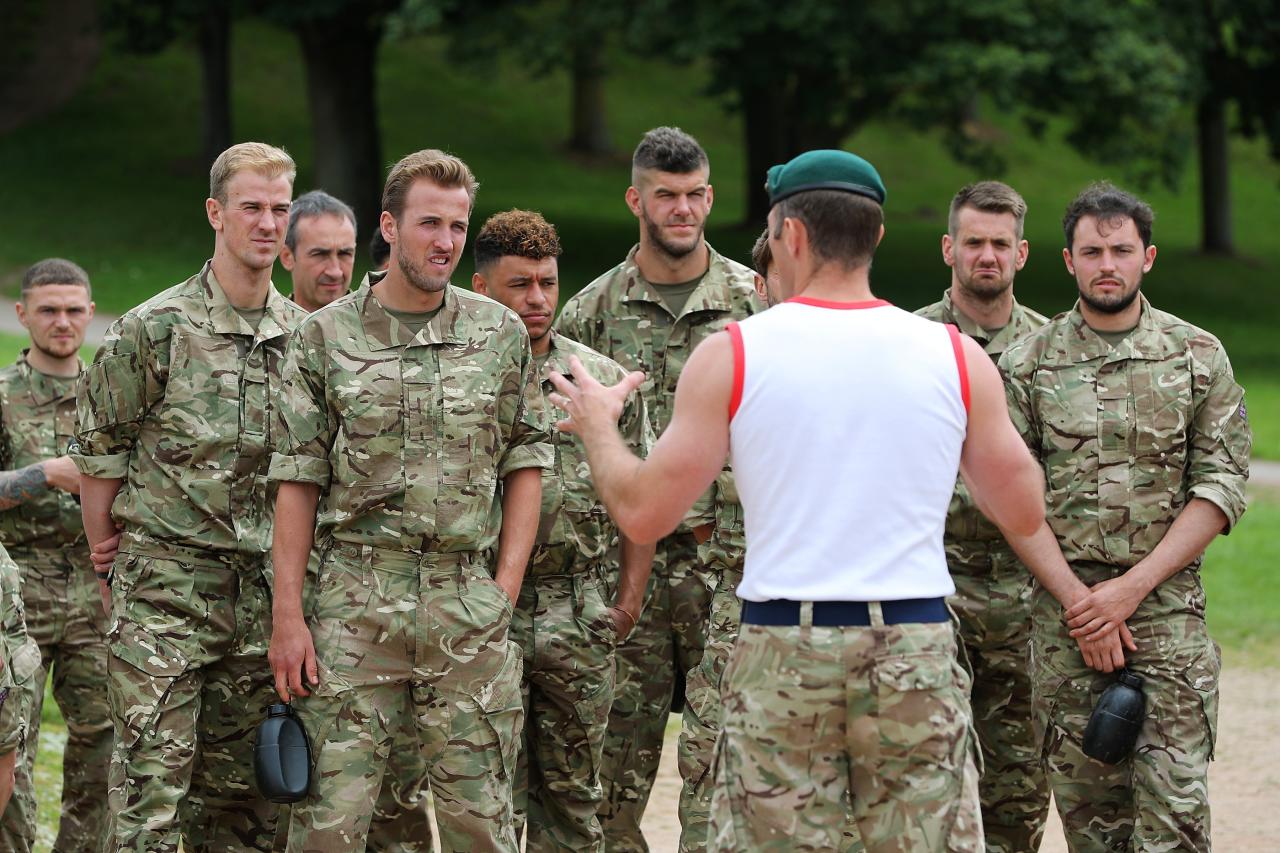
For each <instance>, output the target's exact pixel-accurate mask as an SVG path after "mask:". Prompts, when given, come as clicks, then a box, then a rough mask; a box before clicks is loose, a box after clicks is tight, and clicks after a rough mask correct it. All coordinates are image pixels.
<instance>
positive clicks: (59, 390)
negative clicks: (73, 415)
mask: <svg viewBox="0 0 1280 853" xmlns="http://www.w3.org/2000/svg"><path fill="white" fill-rule="evenodd" d="M30 351H31V350H30V349H24V350H23V351H22V354H21V355H19V356H18V373H19V375H21V376H22V382H23V384H24V385H26V387H27V389H28V391H29V392H30V394H31V402H32V404H34V405H36V406H43V405H45V404H46V403H52V402H53V401H54V400H61V399H64V398H70V399H73V400H74V399H75V396H76V377H78V376H79V375H80V374H81V373H84V361H83V360H82V359H80V358H76V375H75V376H50V375H49V374H47V373H41V372H40V371H38V370H36V369H35V368H34V367H32V366H31V363H30V362H28V361H27V353H29V352H30Z"/></svg>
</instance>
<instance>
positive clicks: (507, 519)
mask: <svg viewBox="0 0 1280 853" xmlns="http://www.w3.org/2000/svg"><path fill="white" fill-rule="evenodd" d="M541 507H542V471H541V469H539V468H517V469H516V470H514V471H512V472H511V473H510V474H508V475H507V476H506V477H504V478H503V480H502V529H501V530H500V531H499V532H498V559H497V567H496V568H495V569H494V573H493V579H494V580H495V581H497V582H498V586H500V587H502V590H503V592H505V593H506V594H507V595H508V596H509V597H510V598H511V603H512V604H515V602H516V599H517V598H519V596H520V584H522V583H523V582H524V573H525V570H526V569H527V568H529V555H530V554H532V553H533V543H534V541H535V540H536V539H537V538H538V513H539V511H540V509H541Z"/></svg>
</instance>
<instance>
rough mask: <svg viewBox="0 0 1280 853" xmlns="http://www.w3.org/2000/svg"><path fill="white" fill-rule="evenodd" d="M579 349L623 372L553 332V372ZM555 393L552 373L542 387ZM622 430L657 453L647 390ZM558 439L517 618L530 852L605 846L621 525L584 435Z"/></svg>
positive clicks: (518, 791)
mask: <svg viewBox="0 0 1280 853" xmlns="http://www.w3.org/2000/svg"><path fill="white" fill-rule="evenodd" d="M571 356H577V357H578V358H579V360H581V362H582V364H583V366H584V367H585V368H586V369H587V371H588V372H590V373H591V375H592V376H593V377H595V378H596V379H597V380H598V381H600V382H603V383H604V384H606V385H612V384H615V383H617V382H620V381H621V380H622V379H623V377H624V376H626V371H624V370H623V369H622V368H621V367H620V366H619V365H618V364H617V363H616V362H613V361H611V360H609V359H607V358H605V357H604V356H602V355H600V354H599V353H597V352H595V351H593V350H591V349H588V348H587V347H585V346H582V345H581V344H579V343H577V342H576V341H572V340H570V339H568V338H566V337H564V336H563V335H560V334H557V333H555V332H553V333H552V337H551V349H550V352H549V353H548V356H547V361H546V368H547V369H549V370H555V371H557V372H559V373H562V374H564V375H566V376H568V375H571V371H570V369H569V358H570V357H571ZM553 390H554V389H553V387H552V385H551V382H550V381H549V380H546V379H544V380H543V382H542V393H543V394H544V395H546V394H549V393H551V392H552V391H553ZM619 429H620V430H621V432H622V435H623V437H624V438H625V439H626V440H627V443H628V445H629V446H630V447H631V449H632V450H633V451H635V452H636V453H637V454H638V455H640V456H647V455H648V452H649V447H650V446H651V445H652V443H653V437H652V431H651V430H650V428H649V423H648V420H647V417H646V414H645V406H644V400H643V398H642V397H641V396H640V395H639V394H633V395H632V396H631V397H630V398H629V399H628V400H627V403H626V405H625V407H624V408H623V411H622V416H621V418H620V419H619ZM552 446H553V449H554V452H555V465H554V467H553V468H551V469H548V470H544V471H543V472H542V511H541V514H540V519H539V525H538V537H537V540H536V544H535V545H534V550H533V554H532V557H531V559H530V563H529V570H528V572H527V574H526V575H525V579H524V585H523V587H522V588H521V590H520V597H519V600H518V601H517V602H516V611H515V617H514V619H513V620H512V623H511V636H512V638H513V639H514V640H515V642H516V643H517V644H518V645H519V646H520V648H521V649H522V650H523V652H524V680H523V686H522V695H523V700H524V712H525V727H524V738H523V742H522V746H521V750H520V763H519V766H518V769H517V773H516V786H515V808H516V831H517V834H519V833H520V831H521V829H522V828H524V827H525V826H526V814H527V827H528V831H527V839H526V845H525V849H526V850H530V851H534V850H576V851H580V853H587V851H602V850H604V832H603V830H602V829H601V827H600V820H599V818H598V817H597V816H596V812H597V811H598V810H599V808H600V805H601V803H602V799H603V794H602V789H601V786H600V765H601V751H602V749H603V747H604V735H605V729H606V727H607V724H608V721H609V708H610V706H612V704H613V686H614V685H613V680H614V660H613V648H614V646H615V645H616V644H617V635H616V633H615V630H614V624H613V619H612V617H611V616H610V615H609V613H608V608H609V605H610V603H611V599H612V590H613V589H614V587H615V584H616V575H617V572H618V566H617V563H616V549H613V553H612V554H611V546H613V544H614V543H615V542H616V541H617V540H618V529H617V526H616V525H615V524H614V523H613V521H612V520H611V519H610V518H609V515H608V512H607V511H606V510H605V507H604V504H602V503H601V502H600V498H599V497H598V496H597V495H596V493H595V490H594V488H593V487H592V485H591V469H590V466H589V465H588V463H587V454H586V448H584V447H583V446H582V442H581V440H580V439H578V438H577V437H576V436H571V435H568V434H565V433H561V432H558V431H557V432H555V433H553V435H552Z"/></svg>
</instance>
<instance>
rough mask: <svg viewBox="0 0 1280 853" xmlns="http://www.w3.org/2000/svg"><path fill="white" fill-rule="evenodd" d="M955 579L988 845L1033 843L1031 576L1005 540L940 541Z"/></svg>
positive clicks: (1036, 830)
mask: <svg viewBox="0 0 1280 853" xmlns="http://www.w3.org/2000/svg"><path fill="white" fill-rule="evenodd" d="M947 563H948V564H949V566H950V568H951V577H952V579H953V580H954V581H955V584H956V594H955V596H953V597H952V598H951V599H949V600H948V604H950V605H951V609H952V612H954V613H955V614H956V616H957V617H958V618H959V635H960V642H961V644H962V646H963V651H964V655H965V657H966V658H967V659H968V662H969V665H970V668H971V675H972V677H973V690H972V692H971V693H970V696H969V703H970V705H971V706H972V707H973V724H974V729H975V730H976V731H977V734H978V743H979V745H980V747H981V750H982V775H981V779H980V781H979V783H978V794H979V796H980V798H981V800H982V828H983V832H984V833H985V834H986V841H987V850H988V851H990V853H1024V851H1027V850H1038V849H1039V847H1040V839H1041V837H1042V836H1043V835H1044V825H1045V821H1046V820H1047V819H1048V816H1049V782H1048V779H1046V778H1045V774H1044V768H1043V767H1042V766H1041V764H1040V743H1041V742H1040V741H1039V740H1037V738H1036V731H1035V724H1034V722H1033V714H1032V708H1031V602H1032V591H1033V590H1034V588H1035V581H1034V579H1033V578H1032V576H1031V573H1030V572H1029V571H1028V570H1027V569H1026V568H1025V567H1024V566H1023V565H1022V563H1020V562H1019V561H1018V558H1017V557H1016V556H1015V555H1014V554H1013V553H1011V552H1010V551H1009V550H1008V548H1007V547H1005V548H994V549H993V548H990V547H988V546H987V544H986V543H978V544H977V545H976V546H974V547H966V546H965V545H963V544H961V543H955V542H948V543H947Z"/></svg>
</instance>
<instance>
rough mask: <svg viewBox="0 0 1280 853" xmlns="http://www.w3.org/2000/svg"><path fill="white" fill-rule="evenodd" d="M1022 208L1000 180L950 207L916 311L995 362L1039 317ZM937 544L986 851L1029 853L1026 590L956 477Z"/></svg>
mask: <svg viewBox="0 0 1280 853" xmlns="http://www.w3.org/2000/svg"><path fill="white" fill-rule="evenodd" d="M1026 215H1027V203H1026V202H1025V201H1023V200H1022V196H1021V195H1019V194H1018V192H1017V191H1016V190H1015V189H1014V188H1013V187H1011V186H1009V185H1008V184H1004V183H1001V182H1000V181H979V182H978V183H975V184H969V185H968V186H965V187H962V188H961V189H960V190H959V192H957V193H956V194H955V197H954V198H952V200H951V210H950V214H949V216H948V217H947V233H945V234H943V235H942V260H943V262H945V263H946V265H947V266H948V267H950V268H951V286H950V287H949V288H948V289H947V291H946V292H945V293H943V294H942V299H941V300H939V301H938V302H935V303H934V304H932V305H929V306H927V307H925V308H921V309H920V310H919V311H917V312H916V313H917V314H919V315H920V316H922V317H925V318H926V319H929V320H935V321H937V322H939V323H950V324H952V325H954V326H957V327H958V328H959V329H960V331H962V332H964V333H965V334H966V335H968V336H969V337H971V338H973V339H974V340H975V341H977V342H978V343H979V344H980V345H981V346H982V349H983V351H984V352H986V354H987V355H988V356H990V357H991V359H992V360H993V361H998V360H999V359H1000V356H1001V355H1002V354H1003V353H1004V351H1005V350H1006V349H1008V348H1009V347H1011V346H1013V344H1014V342H1016V341H1018V340H1019V339H1020V338H1022V337H1024V336H1026V335H1028V334H1030V333H1031V332H1033V331H1035V330H1036V329H1038V328H1040V327H1041V326H1043V325H1044V324H1045V318H1044V317H1043V316H1041V315H1040V314H1037V313H1036V312H1035V311H1032V310H1031V309H1030V308H1027V307H1026V306H1025V305H1022V304H1020V303H1019V302H1018V301H1017V300H1016V299H1014V297H1013V279H1014V277H1015V276H1016V275H1017V274H1018V271H1019V270H1021V269H1022V267H1023V265H1024V264H1025V263H1026V262H1027V251H1028V245H1027V241H1026V240H1025V239H1023V236H1022V229H1023V223H1024V221H1025V220H1026ZM943 544H944V546H945V547H946V551H947V568H948V569H949V570H950V571H951V577H952V579H953V580H954V581H955V585H956V594H955V595H954V596H952V597H951V600H950V604H951V608H952V610H953V612H954V613H955V614H956V616H957V619H958V628H959V631H958V636H959V640H960V644H961V646H962V647H963V649H964V653H965V657H966V658H967V660H968V662H969V665H970V667H971V668H972V671H973V690H972V694H971V696H970V701H971V703H972V705H973V723H974V728H975V729H976V730H977V733H978V743H979V745H980V746H981V749H982V765H983V770H982V779H981V781H980V783H979V793H980V795H981V799H982V829H983V832H984V834H985V836H986V843H987V849H988V850H990V851H992V853H1017V851H1020V850H1035V849H1037V848H1038V847H1039V846H1040V838H1041V836H1042V835H1043V834H1044V824H1045V820H1046V819H1047V818H1048V816H1049V783H1048V781H1047V780H1046V779H1045V775H1044V770H1043V769H1042V768H1041V766H1040V740H1039V739H1038V738H1036V736H1035V730H1034V726H1033V725H1032V714H1031V659H1030V653H1031V646H1030V642H1031V594H1032V589H1033V588H1034V584H1033V583H1032V580H1031V575H1030V573H1028V572H1027V568H1026V566H1024V565H1023V564H1022V562H1021V561H1020V560H1019V559H1018V556H1017V555H1016V554H1015V553H1014V552H1013V549H1012V548H1011V547H1009V543H1007V542H1006V541H1005V539H1004V537H1003V536H1002V535H1000V530H999V529H998V528H997V527H996V526H995V525H994V524H993V523H991V522H990V521H988V520H987V518H986V517H985V516H984V515H983V514H982V511H981V510H980V509H978V506H977V504H975V503H974V502H973V498H972V497H971V496H970V494H969V490H968V489H967V488H965V485H964V483H963V482H962V481H959V480H957V481H956V490H955V494H953V495H952V497H951V506H950V508H949V510H948V512H947V526H946V531H945V536H944V538H943Z"/></svg>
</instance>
